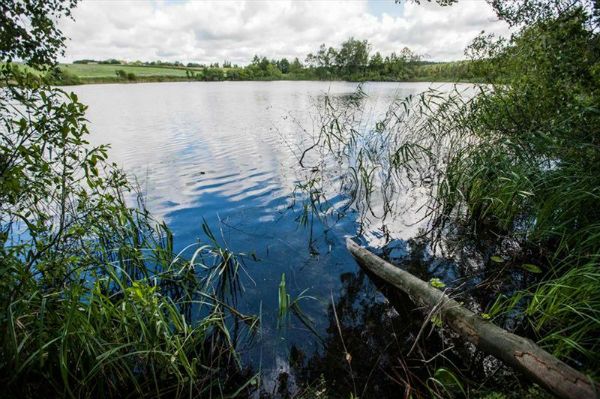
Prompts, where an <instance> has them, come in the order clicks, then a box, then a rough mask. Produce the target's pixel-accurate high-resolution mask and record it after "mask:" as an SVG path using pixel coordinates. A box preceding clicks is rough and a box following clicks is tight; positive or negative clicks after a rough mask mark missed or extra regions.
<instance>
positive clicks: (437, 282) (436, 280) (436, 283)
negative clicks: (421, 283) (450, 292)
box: [429, 277, 446, 288]
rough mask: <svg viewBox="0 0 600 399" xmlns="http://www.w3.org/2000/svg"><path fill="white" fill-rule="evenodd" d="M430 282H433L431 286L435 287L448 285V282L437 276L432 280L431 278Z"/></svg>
mask: <svg viewBox="0 0 600 399" xmlns="http://www.w3.org/2000/svg"><path fill="white" fill-rule="evenodd" d="M429 284H431V286H432V287H435V288H444V287H445V286H446V284H444V282H443V281H442V280H440V279H439V278H437V277H434V278H432V279H431V280H429Z"/></svg>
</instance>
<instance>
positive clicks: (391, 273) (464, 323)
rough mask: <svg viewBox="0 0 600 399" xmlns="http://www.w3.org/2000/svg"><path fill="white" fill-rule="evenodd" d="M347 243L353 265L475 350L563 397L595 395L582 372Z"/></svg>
mask: <svg viewBox="0 0 600 399" xmlns="http://www.w3.org/2000/svg"><path fill="white" fill-rule="evenodd" d="M346 246H347V247H348V250H349V251H350V253H352V255H353V256H354V258H355V259H356V260H357V261H358V263H359V264H360V265H361V266H362V267H364V268H365V269H366V270H367V271H369V272H372V273H374V274H375V275H377V276H378V277H380V278H381V279H383V280H384V281H385V282H387V283H389V284H391V285H393V286H394V287H396V288H399V289H400V290H402V291H403V292H405V293H406V294H408V295H409V296H410V298H411V299H412V300H413V301H414V302H415V303H417V304H419V305H421V306H424V307H426V308H428V309H430V310H431V309H434V308H436V311H437V312H438V314H439V316H440V318H441V319H442V321H443V322H444V323H446V324H447V325H448V326H449V327H450V328H451V329H452V330H453V331H455V332H456V333H458V334H459V335H461V336H462V337H464V338H465V339H466V340H467V341H469V342H471V343H473V344H474V345H475V346H476V347H477V348H479V349H480V350H482V351H484V352H486V353H489V354H490V355H493V356H495V357H496V358H498V359H501V360H502V361H503V362H504V363H505V364H507V365H509V366H511V367H513V368H515V369H516V370H518V371H520V372H522V373H523V374H525V375H526V376H527V377H528V378H530V379H531V380H532V381H534V382H536V383H537V384H539V385H540V386H542V387H544V388H545V389H546V390H548V391H549V392H550V393H552V394H554V395H556V396H558V397H560V398H565V399H584V398H592V399H593V398H600V395H599V387H598V386H597V385H596V384H595V383H594V382H593V381H592V380H591V379H590V378H589V377H587V376H585V375H584V374H582V373H580V372H579V371H577V370H575V369H573V368H572V367H570V366H569V365H567V364H566V363H564V362H562V361H560V360H558V359H557V358H556V357H554V356H552V355H551V354H549V353H548V352H546V351H545V350H543V349H542V348H540V347H539V346H538V345H536V344H535V342H533V341H532V340H530V339H527V338H524V337H521V336H518V335H515V334H512V333H510V332H508V331H506V330H504V329H502V328H500V327H498V326H496V325H495V324H493V323H491V322H488V321H486V320H484V319H482V318H481V317H480V316H478V315H477V314H476V313H474V312H472V311H470V310H468V309H466V308H464V307H463V306H461V305H460V304H459V303H458V302H456V301H455V300H454V299H451V298H450V297H448V296H447V295H446V294H444V293H443V292H442V291H440V290H439V289H437V288H434V287H432V286H431V285H430V284H428V283H426V282H425V281H423V280H421V279H419V278H417V277H415V276H413V275H412V274H410V273H409V272H406V271H404V270H402V269H400V268H399V267H396V266H394V265H392V264H391V263H389V262H386V261H385V260H383V259H381V258H379V257H378V256H377V255H375V254H373V253H371V252H370V251H368V250H367V249H365V248H362V247H360V246H359V245H358V244H356V243H355V242H354V241H353V240H352V239H350V238H348V239H347V240H346Z"/></svg>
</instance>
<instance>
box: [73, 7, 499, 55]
mask: <svg viewBox="0 0 600 399" xmlns="http://www.w3.org/2000/svg"><path fill="white" fill-rule="evenodd" d="M421 3H422V4H421V5H418V4H416V3H414V2H402V3H401V4H396V3H395V1H394V0H346V1H337V0H311V1H302V0H240V1H228V0H132V1H129V0H82V1H81V2H80V3H79V4H78V6H77V8H76V9H75V10H74V12H73V16H74V19H75V20H74V21H70V20H63V21H61V28H62V30H63V32H64V33H65V35H66V36H67V37H68V38H69V41H68V42H67V49H66V54H65V57H64V58H63V59H62V61H65V62H71V61H74V60H77V59H107V58H116V59H120V60H127V61H135V60H141V61H155V60H163V61H181V62H184V63H187V62H200V63H214V62H219V63H222V62H223V61H225V60H227V61H230V62H232V63H233V64H240V65H245V64H247V63H248V62H249V61H250V60H251V59H252V57H253V56H254V55H255V54H258V55H261V56H267V57H268V58H282V57H287V58H289V59H293V58H294V57H298V58H299V59H300V60H301V61H304V58H305V56H306V54H307V53H309V52H314V51H316V50H317V49H318V47H319V45H320V44H321V43H326V44H327V45H328V46H338V45H339V44H340V43H341V42H343V41H344V40H346V39H348V38H350V37H354V38H356V39H361V40H362V39H367V40H368V41H369V43H371V46H372V52H375V51H380V52H381V53H382V54H384V55H385V54H389V53H391V52H393V51H396V52H399V51H400V50H401V49H402V48H404V47H409V48H410V49H411V50H413V51H415V52H416V53H418V54H420V55H422V56H423V57H424V58H425V59H427V60H432V61H451V60H458V59H463V58H465V57H464V49H465V47H466V46H467V45H468V44H469V43H470V42H471V40H472V39H473V38H474V37H475V36H477V35H478V34H479V33H480V32H481V31H483V30H485V31H486V32H487V33H495V34H498V35H507V34H508V27H507V26H506V25H505V23H504V22H502V21H498V20H497V18H496V16H495V14H494V13H493V12H492V10H491V7H490V6H489V5H488V4H487V3H486V2H485V0H460V1H459V3H458V4H456V5H453V6H451V7H440V6H438V5H437V4H435V3H434V4H430V3H427V2H426V1H425V0H423V1H422V2H421Z"/></svg>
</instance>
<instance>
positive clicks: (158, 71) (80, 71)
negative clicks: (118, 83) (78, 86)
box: [60, 64, 189, 79]
mask: <svg viewBox="0 0 600 399" xmlns="http://www.w3.org/2000/svg"><path fill="white" fill-rule="evenodd" d="M60 68H61V69H63V70H65V71H67V72H70V73H72V74H73V75H75V76H78V77H79V78H82V79H87V78H106V77H114V76H116V71H118V70H123V71H125V72H127V73H134V74H135V75H136V76H179V77H185V76H186V75H185V71H186V69H183V68H173V67H153V66H135V65H118V64H115V65H113V64H61V65H60ZM188 69H189V68H188Z"/></svg>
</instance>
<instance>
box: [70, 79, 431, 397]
mask: <svg viewBox="0 0 600 399" xmlns="http://www.w3.org/2000/svg"><path fill="white" fill-rule="evenodd" d="M429 86H430V84H428V83H367V84H365V85H364V86H363V90H364V91H365V92H366V94H367V95H368V97H367V98H366V99H365V100H364V101H365V104H364V110H365V112H364V114H363V115H362V118H363V124H364V126H365V127H367V126H369V125H370V124H372V123H374V121H375V120H376V119H377V117H378V116H379V115H381V113H382V112H384V111H385V109H386V108H387V106H388V105H389V104H390V103H391V102H392V101H393V100H394V99H396V98H398V97H400V98H402V97H405V96H408V95H411V94H417V93H420V92H422V91H424V90H426V89H427V88H428V87H429ZM438 86H439V85H438ZM356 89H357V84H355V83H344V82H333V83H330V82H281V81H279V82H215V83H202V82H198V83H158V84H131V85H86V86H79V87H74V88H69V90H73V91H74V92H75V93H76V94H77V95H78V96H79V98H80V100H81V101H82V102H83V103H85V104H87V105H88V106H89V110H88V113H87V116H88V119H89V121H90V130H91V132H92V135H91V141H92V142H93V143H94V144H98V143H108V144H110V145H111V147H112V148H111V150H110V155H111V159H112V161H114V162H116V163H117V164H119V165H120V166H122V167H123V168H124V169H125V170H126V171H127V172H128V173H129V174H130V175H132V176H135V178H136V179H137V180H138V182H139V185H140V188H141V190H142V192H143V193H144V195H145V198H146V202H147V205H148V207H149V209H150V210H151V211H152V212H153V213H154V214H155V215H157V216H158V217H159V218H161V219H163V220H165V221H166V222H167V223H168V225H169V226H170V227H171V229H172V230H173V233H174V237H175V244H176V248H177V249H178V250H182V249H183V248H185V247H186V246H187V245H189V244H192V243H194V242H197V241H198V240H200V241H206V237H205V236H204V233H203V231H202V227H201V226H202V223H203V222H204V221H206V223H207V224H208V225H209V226H210V229H211V230H212V231H213V233H215V235H216V236H217V237H218V239H219V241H220V242H221V243H222V244H224V245H226V246H227V247H228V248H229V249H231V250H233V251H235V252H243V253H246V254H252V256H248V257H246V258H245V261H244V265H245V268H244V269H245V270H244V272H243V273H242V283H243V291H242V292H241V293H240V295H239V298H238V304H237V307H238V309H239V310H240V311H242V312H246V313H250V314H260V315H261V326H260V331H259V332H258V334H257V335H256V336H255V337H254V338H253V340H252V341H251V342H248V343H246V344H244V345H243V347H241V348H240V349H241V351H242V358H243V360H244V361H245V363H246V364H247V365H250V366H252V367H253V368H254V369H255V370H261V372H262V374H263V377H264V380H265V384H266V386H267V387H269V386H272V385H273V384H275V383H274V381H275V380H276V379H277V376H278V375H279V373H280V372H281V371H285V372H289V371H290V367H293V363H294V361H295V362H296V363H297V358H298V357H300V358H302V359H305V360H306V359H308V358H310V357H311V356H314V355H316V354H319V353H320V354H323V352H324V351H326V350H329V349H324V347H325V346H326V345H327V344H326V342H327V341H328V339H330V338H331V337H332V336H335V335H336V334H337V332H336V331H332V307H331V304H332V301H335V302H336V303H338V302H340V301H347V300H348V295H350V294H352V295H353V297H352V300H353V301H358V302H357V303H360V301H363V302H364V301H366V300H367V299H368V302H369V304H371V305H372V304H382V303H385V300H384V299H383V296H382V295H381V294H379V293H378V291H377V290H376V289H375V288H374V287H371V286H370V284H369V283H368V279H364V275H361V274H360V273H359V268H358V266H357V264H356V263H355V261H354V260H353V259H352V257H351V256H350V255H349V253H348V252H347V251H346V248H345V243H344V240H345V237H347V236H354V235H355V234H356V232H357V226H358V224H357V223H358V221H357V214H356V213H355V212H353V211H352V209H349V210H348V211H347V212H345V217H344V218H341V219H340V220H336V222H335V223H328V224H323V223H321V222H320V221H319V220H318V219H316V220H314V222H313V225H312V228H311V227H310V226H306V225H303V224H302V223H300V220H301V216H302V214H303V209H302V206H301V203H302V201H301V200H302V199H301V198H300V197H301V196H302V194H301V193H298V192H297V190H295V188H297V185H298V183H299V178H300V177H299V174H298V156H299V154H301V152H302V149H303V148H304V147H306V146H307V145H309V143H310V142H309V140H308V136H310V135H311V134H312V133H314V132H315V131H316V130H317V129H318V128H319V127H318V126H316V123H315V119H314V112H315V109H316V108H315V106H317V104H318V102H319V101H320V99H322V98H323V96H324V95H325V94H326V93H327V94H328V95H329V96H332V97H343V96H348V95H351V94H352V93H354V92H355V91H356ZM307 135H308V136H307ZM347 201H348V198H346V196H345V195H344V194H339V195H332V196H331V197H330V204H329V205H330V206H332V207H334V208H335V207H343V206H344V205H345V204H347ZM411 228H414V226H413V227H411ZM368 233H369V232H368V231H367V232H366V234H365V237H367V239H368V238H369V237H377V232H376V231H373V232H371V233H372V234H371V235H370V236H369V234H368ZM282 274H285V279H286V287H287V291H288V293H289V294H290V295H291V298H295V297H296V296H298V295H299V294H301V293H304V294H303V295H304V296H306V298H304V299H302V300H301V301H300V302H299V304H300V306H301V309H302V311H303V312H304V313H305V314H306V315H307V316H308V318H310V320H311V321H312V323H314V324H313V327H314V330H315V331H316V332H317V333H318V334H319V336H320V337H321V338H318V337H317V336H315V334H314V333H313V332H311V330H310V329H309V328H307V326H306V325H305V324H303V323H302V322H301V320H299V319H298V318H297V317H294V316H292V317H291V319H290V321H289V323H284V324H285V325H282V323H281V322H280V320H279V319H278V287H279V284H280V282H281V279H282ZM357 284H358V285H357ZM353 287H354V288H353ZM356 287H361V288H360V290H359V291H357V292H354V291H352V289H354V290H355V291H356V290H357V288H356ZM350 291H352V292H350ZM357 298H358V299H357ZM361 298H362V299H361ZM371 305H368V306H371ZM349 306H350V308H352V306H353V305H349ZM338 316H339V317H340V318H341V319H345V321H344V320H342V323H346V322H348V323H350V324H352V325H354V326H355V327H358V328H362V329H368V326H367V327H365V326H364V325H362V326H361V325H360V323H364V322H365V320H362V319H361V320H358V319H357V320H354V321H349V319H348V318H347V317H349V316H348V315H343V314H342V315H338ZM336 317H337V316H336ZM359 319H360V318H359ZM377 327H378V326H375V330H374V331H375V332H374V334H380V335H382V333H381V331H379V332H378V331H377ZM379 327H381V328H383V327H382V326H379ZM334 330H335V329H334ZM328 337H329V338H328ZM353 345H360V339H359V340H358V341H356V342H355V343H354V344H353ZM353 350H354V351H356V352H360V351H361V349H360V348H356V349H353ZM290 354H292V355H293V356H292V357H294V358H295V359H296V360H294V361H290ZM338 355H339V354H338ZM340 356H341V355H340ZM269 384H271V385H269ZM293 384H294V382H293V381H290V382H289V385H292V386H293Z"/></svg>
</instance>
